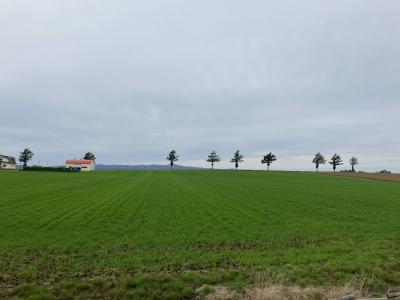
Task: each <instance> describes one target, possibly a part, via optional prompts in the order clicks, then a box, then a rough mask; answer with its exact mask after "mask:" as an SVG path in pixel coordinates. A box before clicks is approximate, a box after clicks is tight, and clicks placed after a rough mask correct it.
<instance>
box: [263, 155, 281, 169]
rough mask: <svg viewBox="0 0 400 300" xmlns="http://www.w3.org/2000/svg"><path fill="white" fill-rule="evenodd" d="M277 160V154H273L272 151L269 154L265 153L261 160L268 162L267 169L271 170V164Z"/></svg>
mask: <svg viewBox="0 0 400 300" xmlns="http://www.w3.org/2000/svg"><path fill="white" fill-rule="evenodd" d="M276 160H277V158H276V156H275V154H272V152H270V153H268V154H267V155H264V157H263V159H262V160H261V163H262V164H267V170H268V171H269V166H270V165H271V164H272V163H273V162H274V161H276Z"/></svg>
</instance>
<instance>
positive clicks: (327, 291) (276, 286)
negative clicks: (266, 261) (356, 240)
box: [205, 274, 365, 300]
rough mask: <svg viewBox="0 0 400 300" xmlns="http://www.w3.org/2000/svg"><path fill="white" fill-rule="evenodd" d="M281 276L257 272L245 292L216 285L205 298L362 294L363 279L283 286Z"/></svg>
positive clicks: (280, 299)
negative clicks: (339, 284)
mask: <svg viewBox="0 0 400 300" xmlns="http://www.w3.org/2000/svg"><path fill="white" fill-rule="evenodd" d="M283 279H284V277H283V276H275V275H274V274H259V275H258V278H257V283H256V287H255V288H254V289H252V290H247V291H246V293H245V294H238V293H235V292H232V291H230V290H229V289H227V288H226V287H223V286H217V287H215V289H214V291H213V292H212V293H210V294H208V295H207V297H206V298H205V299H206V300H216V299H220V300H228V299H245V300H333V299H337V298H340V297H343V296H346V295H349V294H353V295H355V296H357V297H359V296H361V295H362V294H363V292H364V291H363V286H364V284H365V280H363V279H360V278H354V280H352V281H351V282H349V283H348V284H346V285H344V286H326V287H306V288H302V287H299V286H291V287H288V286H285V285H284V284H283V283H282V282H284V280H283Z"/></svg>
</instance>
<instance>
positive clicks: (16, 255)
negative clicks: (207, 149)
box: [0, 171, 400, 299]
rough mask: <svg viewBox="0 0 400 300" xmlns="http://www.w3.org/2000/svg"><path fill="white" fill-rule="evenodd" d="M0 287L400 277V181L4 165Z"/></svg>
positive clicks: (62, 290)
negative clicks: (61, 169)
mask: <svg viewBox="0 0 400 300" xmlns="http://www.w3.org/2000/svg"><path fill="white" fill-rule="evenodd" d="M0 186H1V188H0V290H1V292H0V296H3V297H6V296H7V297H11V296H19V297H22V298H24V297H27V296H28V295H34V294H36V295H39V294H40V295H42V296H44V295H48V296H49V297H50V298H51V296H57V297H59V298H68V297H77V296H78V295H80V296H82V297H100V296H99V295H103V296H104V295H107V297H115V298H118V297H131V298H141V297H142V298H157V297H160V296H159V295H160V294H162V295H163V297H161V298H189V299H190V298H193V296H194V289H196V288H198V287H199V286H201V285H202V284H204V283H208V284H211V285H213V284H225V285H228V286H232V287H233V288H235V289H237V290H240V289H243V288H245V287H246V286H250V285H251V284H253V283H254V281H255V278H256V276H257V274H265V273H268V274H283V278H284V282H285V283H286V284H288V285H292V284H299V285H302V286H310V285H314V286H321V285H326V284H342V283H345V282H348V281H349V280H351V279H352V278H354V276H359V277H360V278H361V277H363V278H368V280H369V284H370V285H371V287H372V288H376V289H379V288H383V287H387V286H392V285H396V284H397V285H398V284H400V184H399V183H395V182H383V181H372V180H362V179H354V178H341V177H332V176H322V175H318V174H311V173H297V172H269V173H267V172H255V171H254V172H251V171H238V172H235V171H176V172H165V171H115V172H114V171H103V172H101V171H99V172H94V173H86V174H84V173H81V174H68V173H44V172H43V173H42V172H0Z"/></svg>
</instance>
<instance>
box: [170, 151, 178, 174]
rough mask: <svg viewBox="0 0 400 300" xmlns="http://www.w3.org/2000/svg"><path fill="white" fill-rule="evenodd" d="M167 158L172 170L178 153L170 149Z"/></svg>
mask: <svg viewBox="0 0 400 300" xmlns="http://www.w3.org/2000/svg"><path fill="white" fill-rule="evenodd" d="M167 160H169V164H170V166H171V171H172V166H173V165H174V162H176V161H178V160H179V155H177V154H176V151H175V150H172V151H171V152H170V153H168V156H167Z"/></svg>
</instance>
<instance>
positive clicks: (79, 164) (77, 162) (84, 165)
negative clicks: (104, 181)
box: [65, 159, 96, 172]
mask: <svg viewBox="0 0 400 300" xmlns="http://www.w3.org/2000/svg"><path fill="white" fill-rule="evenodd" d="M65 167H66V168H74V169H77V168H79V169H80V170H81V171H83V172H86V171H94V170H95V169H96V165H95V164H94V161H93V160H88V159H69V160H67V161H66V162H65Z"/></svg>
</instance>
